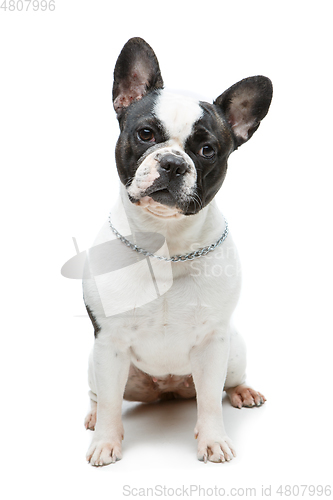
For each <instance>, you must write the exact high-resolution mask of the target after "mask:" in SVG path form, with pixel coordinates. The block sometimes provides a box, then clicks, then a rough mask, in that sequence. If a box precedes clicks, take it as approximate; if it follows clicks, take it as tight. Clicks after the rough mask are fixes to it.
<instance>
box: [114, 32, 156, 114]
mask: <svg viewBox="0 0 333 500" xmlns="http://www.w3.org/2000/svg"><path fill="white" fill-rule="evenodd" d="M160 88H163V79H162V76H161V71H160V67H159V64H158V60H157V57H156V55H155V53H154V51H153V49H152V48H151V47H150V45H148V43H147V42H145V41H144V40H143V39H142V38H131V39H130V40H129V41H128V42H127V43H126V44H125V45H124V47H123V49H122V51H121V53H120V54H119V57H118V60H117V63H116V67H115V70H114V82H113V91H112V92H113V94H112V95H113V106H114V109H115V111H116V113H117V115H118V117H119V115H120V114H121V112H122V110H123V109H124V108H126V107H127V106H129V105H130V104H131V102H133V101H137V100H139V99H141V98H142V97H143V96H144V95H145V94H146V93H147V92H149V91H151V90H156V89H160Z"/></svg>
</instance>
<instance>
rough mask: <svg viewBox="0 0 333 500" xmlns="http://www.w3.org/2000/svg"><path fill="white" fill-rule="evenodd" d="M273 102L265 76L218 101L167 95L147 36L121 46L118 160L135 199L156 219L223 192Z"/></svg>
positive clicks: (196, 207)
mask: <svg viewBox="0 0 333 500" xmlns="http://www.w3.org/2000/svg"><path fill="white" fill-rule="evenodd" d="M271 99H272V84H271V81H270V80H269V79H268V78H266V77H264V76H255V77H250V78H246V79H244V80H241V81H240V82H238V83H236V84H235V85H233V86H232V87H230V88H229V89H228V90H226V91H225V92H224V93H223V94H221V95H220V96H219V97H218V98H217V99H216V100H215V101H214V103H213V104H210V103H207V102H202V101H198V100H195V99H193V98H189V97H185V96H182V95H178V94H173V93H169V92H167V91H165V90H164V88H163V80H162V76H161V72H160V68H159V64H158V60H157V58H156V56H155V54H154V52H153V50H152V48H151V47H150V46H149V45H148V44H147V43H146V42H145V41H144V40H142V39H141V38H132V39H130V40H129V41H128V42H127V43H126V45H125V46H124V48H123V50H122V51H121V53H120V55H119V57H118V60H117V63H116V67H115V71H114V84H113V104H114V108H115V111H116V113H117V117H118V120H119V125H120V136H119V139H118V142H117V147H116V163H117V169H118V173H119V177H120V180H121V182H122V183H123V184H124V185H125V187H126V190H127V194H128V196H129V199H130V200H131V202H133V203H135V204H137V205H139V206H141V207H144V208H145V209H147V210H149V211H150V212H152V213H153V214H154V215H156V216H161V217H179V216H181V215H192V214H195V213H197V212H199V211H200V210H201V209H202V208H203V207H205V206H206V205H207V204H208V203H209V202H210V201H211V200H212V199H213V198H214V196H215V195H216V193H217V192H218V190H219V189H220V187H221V185H222V183H223V180H224V178H225V175H226V171H227V161H228V157H229V155H230V154H231V153H232V151H234V150H235V149H237V148H238V147H239V146H240V145H241V144H243V143H244V142H246V141H248V140H249V139H250V137H252V135H253V133H254V132H255V131H256V130H257V128H258V127H259V125H260V122H261V120H262V119H263V118H264V117H265V116H266V114H267V112H268V108H269V106H270V102H271Z"/></svg>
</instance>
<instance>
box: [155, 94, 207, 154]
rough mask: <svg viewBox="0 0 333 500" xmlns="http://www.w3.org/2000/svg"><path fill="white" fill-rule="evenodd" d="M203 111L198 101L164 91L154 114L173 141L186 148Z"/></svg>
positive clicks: (157, 102)
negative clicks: (187, 140) (186, 142)
mask: <svg viewBox="0 0 333 500" xmlns="http://www.w3.org/2000/svg"><path fill="white" fill-rule="evenodd" d="M202 113H203V110H202V108H201V107H200V105H199V102H198V101H197V100H196V99H193V98H191V97H184V96H182V95H177V94H173V93H171V92H167V91H162V92H161V93H160V96H159V98H158V99H157V101H156V105H155V109H154V114H155V115H156V116H157V118H158V119H159V120H160V121H161V122H162V123H163V125H164V127H165V129H166V130H167V131H168V133H169V134H170V138H171V140H173V141H175V142H176V143H178V144H180V145H181V146H184V144H185V141H186V139H187V138H188V137H189V135H190V134H191V132H192V128H193V125H194V123H195V122H196V121H198V120H199V119H200V118H201V116H202Z"/></svg>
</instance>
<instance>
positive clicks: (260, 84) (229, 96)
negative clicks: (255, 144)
mask: <svg viewBox="0 0 333 500" xmlns="http://www.w3.org/2000/svg"><path fill="white" fill-rule="evenodd" d="M272 95H273V86H272V82H271V81H270V79H269V78H266V77H265V76H252V77H249V78H245V79H244V80H241V81H240V82H238V83H236V84H235V85H233V86H232V87H230V88H229V89H228V90H226V91H225V92H223V94H221V95H220V96H219V97H218V98H217V99H216V100H215V101H214V104H215V105H216V106H218V107H219V108H220V110H222V112H223V114H224V116H225V118H226V120H227V122H228V123H229V125H230V127H231V130H232V133H233V135H234V140H235V143H236V148H237V147H238V146H240V145H241V144H243V143H244V142H246V141H248V140H249V139H250V138H251V137H252V135H253V134H254V132H255V131H256V130H257V128H258V127H259V125H260V122H261V120H262V119H263V118H264V117H265V116H266V114H267V112H268V109H269V106H270V104H271V100H272Z"/></svg>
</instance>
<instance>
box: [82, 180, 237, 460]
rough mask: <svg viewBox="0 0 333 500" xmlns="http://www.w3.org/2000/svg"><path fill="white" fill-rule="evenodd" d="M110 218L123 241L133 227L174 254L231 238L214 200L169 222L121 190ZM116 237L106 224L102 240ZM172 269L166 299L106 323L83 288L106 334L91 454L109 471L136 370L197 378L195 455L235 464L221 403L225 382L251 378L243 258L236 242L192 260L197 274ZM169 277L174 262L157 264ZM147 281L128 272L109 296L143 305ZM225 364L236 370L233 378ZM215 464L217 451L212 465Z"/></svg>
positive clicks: (95, 389)
mask: <svg viewBox="0 0 333 500" xmlns="http://www.w3.org/2000/svg"><path fill="white" fill-rule="evenodd" d="M124 210H125V213H126V215H127V221H125V223H124V218H123V213H124ZM112 214H113V215H112V220H113V223H114V225H115V227H116V228H117V229H118V231H119V232H120V233H123V234H126V229H127V227H126V225H127V223H128V224H129V226H130V228H131V232H132V233H133V234H134V233H135V232H142V231H152V232H159V233H161V234H163V235H164V236H165V238H166V242H167V245H168V251H169V254H170V255H174V254H179V253H185V252H188V251H189V250H190V249H194V248H197V247H201V246H205V245H207V244H209V243H212V242H214V241H215V240H216V239H217V238H218V237H219V236H220V235H221V234H222V233H223V230H224V219H223V217H222V216H221V214H220V212H219V210H218V209H217V207H216V204H215V202H214V201H213V202H212V203H210V204H209V205H208V206H207V207H205V208H204V209H203V210H202V211H200V212H199V213H198V214H196V215H194V216H188V217H185V216H183V217H181V218H180V219H168V220H165V219H163V218H160V217H156V216H154V215H153V214H150V213H149V212H147V211H146V210H144V209H143V208H141V207H137V206H135V205H133V204H132V203H131V202H130V201H129V200H128V197H127V194H126V191H125V188H123V187H122V188H121V198H120V199H119V201H118V203H117V205H116V207H115V210H114V211H113V212H112ZM110 232H111V231H110V228H109V226H108V224H105V226H104V227H103V228H102V230H101V233H100V234H99V235H98V238H97V241H98V242H99V243H100V242H101V241H103V240H108V239H110ZM216 266H218V268H219V270H220V272H218V273H216ZM172 267H173V286H172V287H171V288H170V289H169V290H168V291H167V293H164V294H161V295H160V296H159V297H158V298H156V299H155V300H153V301H151V302H149V303H147V304H146V305H145V306H144V307H142V308H133V309H132V310H131V311H129V312H128V313H127V314H126V315H125V316H120V315H113V316H110V317H106V316H105V311H104V310H103V306H102V302H101V300H100V292H99V290H98V287H97V284H96V280H94V279H90V280H86V281H85V282H84V298H85V301H86V303H87V304H88V305H89V307H90V308H91V309H92V311H93V313H94V315H95V317H96V320H97V321H98V323H99V325H100V326H101V331H100V332H99V334H98V337H97V339H96V341H95V345H94V350H93V355H92V356H91V358H90V360H91V361H90V368H89V384H90V389H91V391H92V394H93V395H94V396H93V398H92V399H96V400H97V405H98V406H97V407H98V408H99V410H98V411H97V415H98V417H97V423H96V430H95V434H94V438H93V441H92V444H91V447H90V449H89V451H88V455H87V456H88V459H90V462H91V463H92V464H95V465H103V464H105V463H110V462H111V461H115V460H116V459H117V458H120V457H121V451H120V450H121V436H122V434H123V427H122V424H121V400H122V396H123V392H124V388H125V384H126V381H127V376H128V371H129V367H130V364H131V363H132V364H134V365H135V366H136V367H138V368H139V369H140V370H142V371H144V372H145V373H148V374H150V375H151V376H153V377H164V376H166V375H169V374H173V375H188V374H191V373H192V374H193V379H194V382H195V385H196V391H197V401H198V421H197V426H196V430H195V433H196V435H198V438H199V442H198V457H199V458H203V459H205V457H207V454H208V452H207V449H208V448H209V447H210V446H213V447H215V448H216V446H217V445H216V444H214V443H219V445H218V447H219V450H220V455H221V456H223V457H227V459H229V458H232V451H231V448H232V445H231V443H230V441H229V439H228V438H227V436H226V433H225V430H224V426H223V420H222V413H221V412H222V407H221V399H222V390H223V386H224V384H227V387H234V386H235V385H238V384H241V383H243V382H244V379H245V351H244V348H243V344H242V340H241V338H240V337H239V336H238V335H237V334H236V333H235V332H234V330H233V328H232V326H231V316H232V313H233V310H234V308H235V306H236V303H237V300H238V296H239V291H240V272H239V269H240V266H239V261H238V256H237V251H236V249H235V246H234V243H233V241H232V238H231V236H230V234H229V235H228V237H227V239H226V241H225V242H224V243H223V245H222V246H220V247H219V248H218V249H216V250H215V251H214V252H212V253H210V254H209V255H207V256H205V257H202V258H200V259H198V260H197V261H195V266H194V262H182V263H175V264H173V265H172ZM214 269H215V271H214ZM169 270H170V264H169V263H164V262H162V263H159V266H157V267H156V268H155V269H154V273H155V279H156V281H157V282H163V281H165V280H166V281H167V280H168V279H169V277H168V276H169ZM138 271H139V268H138ZM217 275H218V276H217ZM146 280H147V275H146V274H141V275H140V273H139V274H134V273H133V271H132V272H126V271H125V272H124V274H123V276H122V278H119V279H115V280H111V281H110V284H109V287H110V288H109V293H112V292H114V293H115V294H116V295H117V297H118V300H120V301H125V302H126V300H127V298H128V291H129V290H133V288H135V287H137V289H138V300H139V299H140V291H141V293H142V291H144V290H146V289H147V281H146ZM138 305H139V302H138ZM236 352H238V356H239V357H238V360H237V358H236ZM228 364H229V365H232V370H231V372H230V373H229V374H228V375H227V367H228ZM110 449H112V450H114V451H113V452H110ZM205 450H206V451H205ZM223 450H224V451H223ZM112 453H113V455H112ZM212 457H213V458H212ZM215 458H216V454H214V453H213V455H211V458H210V459H213V460H214V459H215ZM221 461H224V458H223V459H222V458H221Z"/></svg>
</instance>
